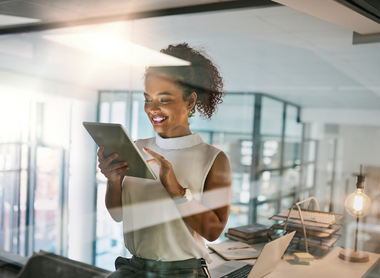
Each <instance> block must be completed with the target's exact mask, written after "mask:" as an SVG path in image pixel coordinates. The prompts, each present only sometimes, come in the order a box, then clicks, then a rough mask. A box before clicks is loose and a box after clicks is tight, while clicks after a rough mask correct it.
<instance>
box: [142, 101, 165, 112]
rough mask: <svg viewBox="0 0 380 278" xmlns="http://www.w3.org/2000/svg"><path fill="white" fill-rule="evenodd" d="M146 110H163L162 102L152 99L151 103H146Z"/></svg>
mask: <svg viewBox="0 0 380 278" xmlns="http://www.w3.org/2000/svg"><path fill="white" fill-rule="evenodd" d="M145 110H146V112H150V113H152V114H154V113H157V112H159V111H160V110H161V108H160V104H159V103H158V102H157V101H152V102H150V103H146V104H145Z"/></svg>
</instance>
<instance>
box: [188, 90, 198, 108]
mask: <svg viewBox="0 0 380 278" xmlns="http://www.w3.org/2000/svg"><path fill="white" fill-rule="evenodd" d="M196 102H197V93H196V92H192V93H191V94H190V96H189V97H188V98H187V108H188V109H189V110H192V109H193V108H194V106H195V103H196Z"/></svg>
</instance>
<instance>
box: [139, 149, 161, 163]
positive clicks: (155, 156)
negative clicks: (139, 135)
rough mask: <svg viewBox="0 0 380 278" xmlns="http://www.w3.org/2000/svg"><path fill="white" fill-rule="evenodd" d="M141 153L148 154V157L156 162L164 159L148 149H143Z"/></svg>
mask: <svg viewBox="0 0 380 278" xmlns="http://www.w3.org/2000/svg"><path fill="white" fill-rule="evenodd" d="M143 151H144V152H146V153H147V154H149V155H150V156H152V157H154V158H156V159H158V160H161V161H162V160H165V158H164V157H163V156H161V155H159V154H158V153H156V152H154V151H152V150H150V149H148V148H145V147H143Z"/></svg>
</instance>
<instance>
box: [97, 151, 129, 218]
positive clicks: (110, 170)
mask: <svg viewBox="0 0 380 278" xmlns="http://www.w3.org/2000/svg"><path fill="white" fill-rule="evenodd" d="M117 157H118V155H117V154H112V155H110V156H109V157H105V156H104V147H101V148H99V151H98V158H99V168H100V170H101V172H102V173H103V174H104V176H105V177H106V178H107V188H106V197H105V203H106V207H107V210H108V212H109V213H110V215H111V217H112V218H113V219H114V220H115V221H116V222H120V221H122V220H123V210H122V203H121V185H122V182H123V178H124V176H122V175H120V173H122V172H124V171H126V170H128V169H129V168H128V166H127V164H128V163H127V162H120V163H116V164H111V162H112V161H113V160H114V159H116V158H117Z"/></svg>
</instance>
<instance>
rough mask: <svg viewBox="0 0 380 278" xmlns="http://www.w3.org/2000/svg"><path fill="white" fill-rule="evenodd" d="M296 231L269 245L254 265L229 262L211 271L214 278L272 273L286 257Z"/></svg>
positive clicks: (257, 275) (257, 277) (244, 276)
mask: <svg viewBox="0 0 380 278" xmlns="http://www.w3.org/2000/svg"><path fill="white" fill-rule="evenodd" d="M294 234H295V231H294V232H292V233H290V234H287V235H285V236H282V237H280V238H278V239H275V240H273V241H271V242H269V243H267V244H266V245H265V246H264V248H263V249H262V251H261V253H260V255H259V256H258V258H257V260H256V262H255V263H254V264H249V263H246V262H241V261H228V262H225V263H223V264H221V265H219V266H217V267H215V268H212V269H210V274H211V277H212V278H222V277H229V278H231V277H238V278H259V277H263V276H265V275H267V274H269V273H270V272H272V271H273V270H274V269H275V268H276V266H277V264H278V262H279V261H280V260H281V257H282V255H284V253H285V250H286V248H287V247H288V245H289V243H290V241H291V240H292V238H293V236H294Z"/></svg>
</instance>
